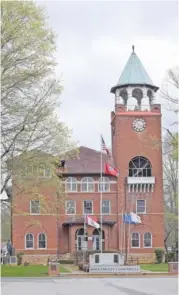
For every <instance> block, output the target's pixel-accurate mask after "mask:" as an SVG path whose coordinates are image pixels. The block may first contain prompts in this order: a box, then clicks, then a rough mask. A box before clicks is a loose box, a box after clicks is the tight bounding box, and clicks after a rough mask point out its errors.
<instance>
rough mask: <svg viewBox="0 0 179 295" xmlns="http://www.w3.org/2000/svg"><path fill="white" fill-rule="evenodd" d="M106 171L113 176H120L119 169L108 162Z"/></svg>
mask: <svg viewBox="0 0 179 295" xmlns="http://www.w3.org/2000/svg"><path fill="white" fill-rule="evenodd" d="M105 173H106V174H109V175H112V176H116V177H118V176H119V171H118V170H117V169H116V168H113V167H111V166H110V165H108V164H107V163H105Z"/></svg>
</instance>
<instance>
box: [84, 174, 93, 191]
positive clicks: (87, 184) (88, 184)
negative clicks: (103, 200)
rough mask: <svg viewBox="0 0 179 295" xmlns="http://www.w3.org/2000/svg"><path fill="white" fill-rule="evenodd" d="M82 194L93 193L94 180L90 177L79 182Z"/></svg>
mask: <svg viewBox="0 0 179 295" xmlns="http://www.w3.org/2000/svg"><path fill="white" fill-rule="evenodd" d="M81 191H82V192H94V180H93V178H92V177H84V178H82V180H81Z"/></svg>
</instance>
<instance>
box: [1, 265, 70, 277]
mask: <svg viewBox="0 0 179 295" xmlns="http://www.w3.org/2000/svg"><path fill="white" fill-rule="evenodd" d="M60 272H61V273H69V272H70V271H69V270H68V269H66V268H64V267H63V266H61V265H60ZM45 276H48V266H44V265H29V266H24V265H20V266H9V265H1V277H45Z"/></svg>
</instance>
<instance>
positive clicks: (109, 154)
mask: <svg viewBox="0 0 179 295" xmlns="http://www.w3.org/2000/svg"><path fill="white" fill-rule="evenodd" d="M101 148H102V150H103V151H105V152H106V153H107V155H108V157H109V159H111V158H112V156H111V153H110V151H109V149H108V148H107V146H106V143H105V141H104V139H103V137H102V135H101Z"/></svg>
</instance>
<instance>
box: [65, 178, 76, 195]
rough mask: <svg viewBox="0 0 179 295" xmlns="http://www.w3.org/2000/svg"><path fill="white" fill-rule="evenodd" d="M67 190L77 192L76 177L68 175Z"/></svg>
mask: <svg viewBox="0 0 179 295" xmlns="http://www.w3.org/2000/svg"><path fill="white" fill-rule="evenodd" d="M66 191H67V192H77V180H76V178H75V177H68V178H67V179H66Z"/></svg>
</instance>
